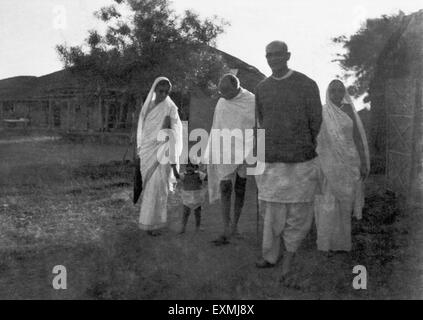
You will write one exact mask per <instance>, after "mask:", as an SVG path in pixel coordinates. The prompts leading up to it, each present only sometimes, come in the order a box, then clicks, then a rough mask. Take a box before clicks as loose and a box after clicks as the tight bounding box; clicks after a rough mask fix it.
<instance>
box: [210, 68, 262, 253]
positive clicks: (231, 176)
mask: <svg viewBox="0 0 423 320" xmlns="http://www.w3.org/2000/svg"><path fill="white" fill-rule="evenodd" d="M219 91H220V94H221V95H222V98H220V99H219V101H218V103H217V105H216V109H215V113H214V119H213V125H212V131H213V130H214V131H215V132H220V133H222V132H223V131H221V130H225V129H229V130H230V131H231V134H233V139H232V143H231V144H230V147H231V150H226V151H229V153H230V154H231V162H230V163H229V164H228V163H222V162H220V163H219V164H216V163H210V164H209V165H208V167H207V171H208V180H209V198H210V202H211V203H212V202H215V201H217V200H219V199H221V210H222V218H223V234H222V235H221V236H220V237H219V238H218V239H216V240H215V241H213V242H214V243H215V244H216V245H218V246H219V245H225V244H228V243H229V239H230V237H231V236H233V235H236V234H238V230H237V226H238V221H239V218H240V216H241V212H242V208H243V206H244V197H245V188H246V182H247V179H246V165H245V159H246V157H247V156H248V155H249V154H250V152H252V148H253V141H252V140H251V141H245V139H248V138H246V136H245V131H244V130H245V129H253V128H254V124H255V113H254V107H255V98H254V94H252V93H251V92H249V91H247V90H245V89H244V88H242V87H241V86H240V82H239V79H238V78H237V77H236V76H235V75H232V74H226V75H225V76H223V77H222V79H221V80H220V82H219ZM234 133H238V134H234ZM211 137H213V135H211ZM219 138H220V137H219ZM251 139H252V137H251ZM210 142H211V141H210V140H209V145H208V148H210V146H212V145H214V144H211V143H210ZM246 148H249V149H251V150H246ZM216 152H217V153H218V154H219V157H220V156H223V154H224V153H225V151H222V149H221V148H220V147H219V150H213V151H212V153H216ZM239 155H242V159H241V160H242V161H241V162H237V161H236V159H237V156H239ZM220 159H221V158H220ZM238 159H239V157H238ZM233 189H234V191H235V203H234V217H233V221H232V222H231V218H230V212H231V196H232V191H233Z"/></svg>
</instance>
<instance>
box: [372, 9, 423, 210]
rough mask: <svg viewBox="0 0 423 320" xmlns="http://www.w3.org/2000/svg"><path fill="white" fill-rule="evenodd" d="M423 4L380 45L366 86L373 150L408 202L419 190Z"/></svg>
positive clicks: (415, 200) (422, 122) (419, 199)
mask: <svg viewBox="0 0 423 320" xmlns="http://www.w3.org/2000/svg"><path fill="white" fill-rule="evenodd" d="M422 34H423V10H421V11H419V12H416V13H414V14H411V15H408V16H404V18H403V21H402V23H401V25H400V27H399V28H398V29H397V31H396V32H395V33H394V34H393V35H392V37H391V38H390V39H389V41H388V43H387V45H386V47H385V48H384V50H383V51H382V53H381V55H380V57H379V59H378V63H377V69H376V74H375V77H374V79H373V81H372V83H371V86H370V100H371V112H372V128H373V131H372V134H371V136H372V139H371V140H372V144H373V147H374V148H373V152H374V154H375V155H376V156H377V157H379V158H381V159H383V162H384V163H385V164H386V175H387V178H388V184H389V187H390V188H391V189H392V190H393V191H395V192H397V194H399V195H403V196H404V197H406V198H407V200H409V202H411V203H422V191H423V188H422V186H423V173H422V160H423V154H422V150H423V138H422V137H423V130H422V129H423V118H422V113H423V101H422V96H423V95H422V90H423V37H422Z"/></svg>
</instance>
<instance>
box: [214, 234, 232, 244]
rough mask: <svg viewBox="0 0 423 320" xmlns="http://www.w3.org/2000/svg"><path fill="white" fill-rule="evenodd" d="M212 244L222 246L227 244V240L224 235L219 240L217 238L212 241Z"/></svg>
mask: <svg viewBox="0 0 423 320" xmlns="http://www.w3.org/2000/svg"><path fill="white" fill-rule="evenodd" d="M212 242H213V243H214V245H215V246H224V245H227V244H229V243H230V242H229V238H228V237H227V236H225V235H222V236H220V237H219V238H217V239H216V240H213V241H212Z"/></svg>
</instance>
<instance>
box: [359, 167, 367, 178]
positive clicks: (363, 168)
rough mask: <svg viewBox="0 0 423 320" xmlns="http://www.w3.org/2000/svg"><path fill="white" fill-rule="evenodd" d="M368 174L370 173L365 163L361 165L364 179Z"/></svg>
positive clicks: (361, 174)
mask: <svg viewBox="0 0 423 320" xmlns="http://www.w3.org/2000/svg"><path fill="white" fill-rule="evenodd" d="M367 174H368V171H367V167H366V166H365V165H362V166H360V176H361V179H362V180H364V179H366V177H367Z"/></svg>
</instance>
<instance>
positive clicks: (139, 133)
mask: <svg viewBox="0 0 423 320" xmlns="http://www.w3.org/2000/svg"><path fill="white" fill-rule="evenodd" d="M163 80H164V81H168V82H169V85H170V86H171V88H172V84H171V82H170V80H169V79H168V78H166V77H158V78H156V80H154V82H153V85H152V86H151V89H150V91H149V92H148V96H147V99H145V101H144V104H143V105H142V108H141V112H140V116H139V118H138V129H137V147H138V148H140V147H141V139H142V129H143V126H144V120H145V116H146V114H147V111H148V108H149V106H150V104H151V102H152V101H155V100H156V92H155V91H156V87H157V84H158V83H159V82H160V81H163ZM165 101H168V102H171V103H173V104H175V103H174V102H173V100H172V99H171V98H170V97H169V96H167V97H166V99H165Z"/></svg>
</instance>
